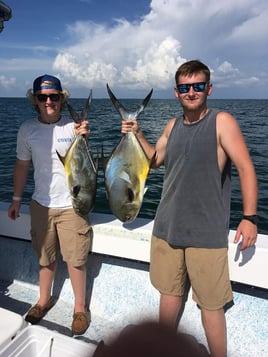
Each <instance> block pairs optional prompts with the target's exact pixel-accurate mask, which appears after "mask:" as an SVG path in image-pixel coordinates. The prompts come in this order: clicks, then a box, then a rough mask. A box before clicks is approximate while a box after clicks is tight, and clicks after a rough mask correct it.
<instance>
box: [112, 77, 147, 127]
mask: <svg viewBox="0 0 268 357" xmlns="http://www.w3.org/2000/svg"><path fill="white" fill-rule="evenodd" d="M106 86H107V91H108V94H109V97H110V99H111V101H112V102H113V105H114V106H115V108H116V109H117V110H118V112H119V114H120V115H121V118H122V119H125V120H127V119H132V120H137V118H138V116H139V115H140V113H141V112H142V111H143V110H144V108H145V107H146V105H147V104H148V103H149V100H150V99H151V96H152V94H153V89H151V91H150V93H149V94H148V95H147V96H146V98H145V99H144V100H143V102H142V104H141V105H140V106H139V108H138V109H137V110H136V111H135V112H129V111H128V110H127V109H126V108H125V107H124V106H123V105H122V104H121V103H120V102H119V100H118V99H117V98H116V96H115V95H114V94H113V92H112V91H111V89H110V87H109V85H108V83H107V84H106Z"/></svg>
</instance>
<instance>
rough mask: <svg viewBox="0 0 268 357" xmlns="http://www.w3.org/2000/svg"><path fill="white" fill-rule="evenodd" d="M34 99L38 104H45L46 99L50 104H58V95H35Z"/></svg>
mask: <svg viewBox="0 0 268 357" xmlns="http://www.w3.org/2000/svg"><path fill="white" fill-rule="evenodd" d="M36 98H37V99H38V100H39V102H42V103H45V102H46V101H47V98H49V99H50V100H51V101H52V102H58V101H59V100H60V94H58V93H52V94H37V95H36Z"/></svg>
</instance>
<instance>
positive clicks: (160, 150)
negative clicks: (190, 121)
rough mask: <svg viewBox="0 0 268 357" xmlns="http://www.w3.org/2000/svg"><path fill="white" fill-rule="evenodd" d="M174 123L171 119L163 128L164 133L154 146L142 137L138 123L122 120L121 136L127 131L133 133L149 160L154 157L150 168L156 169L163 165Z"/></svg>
mask: <svg viewBox="0 0 268 357" xmlns="http://www.w3.org/2000/svg"><path fill="white" fill-rule="evenodd" d="M174 122H175V118H173V119H171V120H170V121H169V122H168V123H167V125H166V126H165V128H164V131H163V133H162V135H161V136H160V138H159V139H158V141H157V143H156V145H155V146H153V145H151V144H150V143H149V142H148V141H147V139H146V138H145V136H144V135H143V132H142V130H141V129H140V127H139V125H138V122H137V121H136V120H122V129H121V132H122V134H126V133H127V132H129V131H131V130H132V131H133V132H134V134H135V135H136V137H137V138H138V140H139V142H140V144H141V145H142V147H143V149H144V151H145V153H146V155H147V156H148V157H149V158H151V157H153V155H154V154H156V155H155V161H154V163H153V165H152V167H154V168H157V167H159V166H160V165H162V164H163V162H164V158H165V153H166V145H167V141H168V137H169V134H170V132H171V129H172V128H173V125H174Z"/></svg>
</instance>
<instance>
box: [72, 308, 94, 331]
mask: <svg viewBox="0 0 268 357" xmlns="http://www.w3.org/2000/svg"><path fill="white" fill-rule="evenodd" d="M89 323H90V311H85V312H75V313H74V314H73V323H72V333H73V335H83V333H85V332H86V330H87V329H88V327H89Z"/></svg>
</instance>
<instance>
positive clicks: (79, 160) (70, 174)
mask: <svg viewBox="0 0 268 357" xmlns="http://www.w3.org/2000/svg"><path fill="white" fill-rule="evenodd" d="M60 159H61V161H62V163H63V165H64V170H65V173H66V177H67V183H68V188H69V192H70V195H71V199H72V205H73V208H74V210H75V212H76V213H77V214H79V215H82V216H85V215H87V214H88V213H89V212H90V211H91V210H92V208H93V206H94V203H95V198H96V192H97V161H94V159H93V157H92V154H91V152H90V150H89V147H88V143H87V139H86V138H85V137H84V136H82V135H77V136H76V138H75V140H74V141H73V143H72V144H71V146H70V148H69V150H68V152H67V154H66V156H65V157H64V158H63V157H60Z"/></svg>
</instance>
